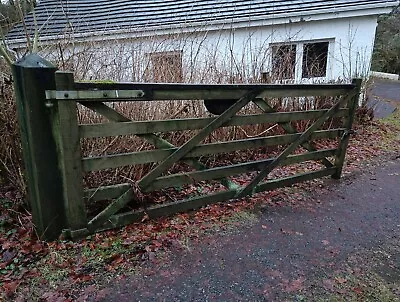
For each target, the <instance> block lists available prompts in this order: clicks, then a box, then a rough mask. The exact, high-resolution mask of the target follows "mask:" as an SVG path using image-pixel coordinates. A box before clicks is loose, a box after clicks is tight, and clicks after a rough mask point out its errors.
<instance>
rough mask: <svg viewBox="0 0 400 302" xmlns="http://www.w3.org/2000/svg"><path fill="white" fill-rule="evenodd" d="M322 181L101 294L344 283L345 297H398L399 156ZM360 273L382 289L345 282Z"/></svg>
mask: <svg viewBox="0 0 400 302" xmlns="http://www.w3.org/2000/svg"><path fill="white" fill-rule="evenodd" d="M328 182H331V184H329V185H328V186H327V188H326V189H325V191H324V192H323V193H322V194H317V195H316V196H314V197H315V198H312V199H311V200H310V204H309V205H308V206H307V207H302V208H292V207H275V208H271V207H268V208H265V209H264V210H263V211H262V213H261V214H260V216H259V219H258V220H257V221H256V222H255V223H254V224H251V225H249V226H247V227H241V228H240V229H238V230H236V231H235V232H233V233H231V234H218V235H213V236H208V237H206V238H205V239H204V240H203V241H202V242H200V244H199V245H195V246H192V247H191V248H190V249H189V250H186V251H178V252H176V253H174V255H172V256H171V257H172V258H171V259H168V260H167V261H164V262H163V264H162V265H160V264H158V265H157V264H151V265H149V267H147V269H146V270H145V273H144V274H141V275H140V276H132V277H130V278H129V279H128V280H126V281H122V282H120V283H118V284H114V285H113V286H112V288H110V290H109V291H108V294H107V295H106V297H105V298H104V301H331V300H332V299H333V300H334V301H336V300H335V299H334V297H336V296H337V295H339V297H340V301H342V299H343V297H346V295H348V294H349V293H348V292H347V293H346V292H345V289H343V288H346V284H347V285H348V287H349V289H348V290H349V291H350V292H351V293H352V294H354V295H355V300H354V301H400V248H399V243H400V186H399V185H400V159H399V158H392V159H391V160H390V161H389V162H387V163H385V164H384V165H382V166H379V167H374V168H370V169H367V170H366V171H364V172H363V173H362V174H360V175H356V176H352V177H349V178H343V179H342V180H341V181H340V182H335V181H333V180H332V181H330V180H329V181H328ZM377 259H378V260H379V261H378V260H377ZM366 271H373V272H374V274H375V273H376V278H378V280H380V281H379V282H378V281H376V280H375V279H372V280H373V281H371V283H372V284H375V285H376V284H378V285H379V284H381V283H380V282H383V283H382V284H384V285H382V286H383V288H384V290H383V289H379V290H378V293H376V292H372V293H371V292H368V286H364V285H365V284H366V282H368V281H365V279H362V280H363V281H362V282H361V283H357V282H356V281H354V280H358V279H357V278H360V276H363V274H364V275H365V274H366ZM368 278H369V277H368ZM368 280H369V279H368ZM351 282H353V283H354V284H353V283H351ZM360 284H361V285H360ZM363 284H364V285H363ZM375 285H374V286H375ZM378 285H376V286H378ZM341 287H343V288H342V289H341ZM340 290H342V292H340ZM382 295H387V296H382ZM318 297H320V298H318ZM349 297H350V296H349ZM367 298H368V299H367ZM349 299H350V298H349ZM349 299H346V298H344V299H343V300H346V301H347V300H349ZM382 299H385V300H382ZM352 301H353V300H352Z"/></svg>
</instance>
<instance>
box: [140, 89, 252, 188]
mask: <svg viewBox="0 0 400 302" xmlns="http://www.w3.org/2000/svg"><path fill="white" fill-rule="evenodd" d="M259 92H260V90H259V89H254V90H253V91H251V92H249V93H247V94H246V95H245V96H243V97H242V98H241V99H239V100H238V101H237V102H236V103H235V104H233V105H232V106H231V107H230V108H228V109H227V110H226V111H225V112H224V113H222V114H221V115H220V116H218V117H217V118H216V119H215V120H213V121H212V122H211V123H209V124H208V125H207V126H206V127H204V128H203V129H202V130H200V131H199V132H198V133H197V134H196V135H195V136H193V137H192V138H191V139H190V140H188V141H187V142H186V143H185V144H183V145H182V146H181V147H179V148H178V150H176V151H175V152H174V153H173V154H171V155H170V156H169V157H168V158H166V159H165V160H164V161H163V162H162V163H160V164H159V165H158V166H157V167H156V168H155V169H153V170H152V171H150V172H149V173H148V174H147V175H146V176H144V177H143V178H142V179H141V180H140V181H139V182H138V185H139V186H140V188H141V189H145V188H146V187H147V186H149V184H150V183H151V182H152V181H153V180H154V179H155V178H157V177H158V176H160V175H161V174H162V173H164V172H165V171H166V170H168V169H169V168H170V167H171V166H172V165H173V164H174V163H175V162H177V161H178V160H180V159H181V158H182V157H184V156H185V155H186V154H187V153H188V152H190V150H192V149H193V148H194V147H195V146H196V145H197V144H199V143H200V142H201V141H202V140H203V139H205V138H206V137H207V136H208V135H210V134H211V133H212V132H213V131H214V130H216V129H218V128H219V127H220V126H222V125H223V124H224V123H226V122H227V121H228V120H229V119H230V118H231V117H232V116H234V115H235V114H236V113H237V112H238V111H239V110H240V109H241V108H242V107H244V106H245V105H247V104H248V103H249V102H250V101H252V100H253V99H254V98H255V97H256V96H257V95H258V94H259Z"/></svg>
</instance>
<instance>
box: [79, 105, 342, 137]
mask: <svg viewBox="0 0 400 302" xmlns="http://www.w3.org/2000/svg"><path fill="white" fill-rule="evenodd" d="M97 104H99V103H97ZM326 111H327V109H326V110H310V111H293V112H276V113H264V114H251V115H243V116H234V117H232V119H231V120H229V121H228V122H227V123H226V124H225V125H223V127H228V126H242V125H256V124H262V123H270V124H275V123H284V122H285V123H286V122H290V121H298V120H311V119H317V118H319V117H321V116H322V115H323V114H324V113H325V112H326ZM346 115H348V109H341V110H339V111H338V112H337V114H335V117H343V116H346ZM215 119H216V117H211V118H188V119H173V120H160V121H137V122H123V123H115V124H110V123H104V124H87V125H86V124H85V125H80V127H79V129H80V134H81V138H87V137H92V138H93V137H105V136H117V135H139V134H151V133H155V132H170V131H181V130H196V129H201V128H204V127H205V126H207V125H208V124H209V123H211V122H212V121H213V120H215Z"/></svg>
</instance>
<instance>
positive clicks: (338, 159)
mask: <svg viewBox="0 0 400 302" xmlns="http://www.w3.org/2000/svg"><path fill="white" fill-rule="evenodd" d="M352 84H353V85H354V90H353V93H354V95H353V97H352V98H351V99H350V100H349V102H348V104H347V107H348V108H349V115H348V116H347V117H346V119H345V122H344V127H345V128H346V130H345V132H344V133H343V136H342V138H341V139H340V142H339V146H338V151H337V152H336V156H335V166H336V171H335V173H334V174H333V175H332V178H333V179H340V177H341V176H342V170H343V165H344V160H345V157H346V151H347V146H348V145H349V140H350V134H351V133H352V131H353V129H352V127H353V121H354V118H355V115H356V110H357V107H358V101H359V98H360V91H361V85H362V79H353V82H352Z"/></svg>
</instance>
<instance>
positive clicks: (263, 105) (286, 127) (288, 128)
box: [254, 99, 336, 168]
mask: <svg viewBox="0 0 400 302" xmlns="http://www.w3.org/2000/svg"><path fill="white" fill-rule="evenodd" d="M254 103H255V104H256V105H257V106H258V107H259V108H260V109H261V110H263V111H264V112H276V111H275V110H274V109H273V108H272V107H271V106H270V105H269V104H268V103H267V102H266V101H264V100H262V99H256V100H255V101H254ZM335 114H336V113H335ZM278 124H279V125H280V126H281V127H282V128H283V129H284V130H285V131H286V132H287V133H297V130H296V129H295V128H294V127H293V126H292V125H291V124H290V123H288V122H278ZM301 146H302V147H303V148H304V149H306V150H308V151H310V152H312V151H316V150H317V148H315V146H314V145H313V144H312V142H309V141H308V142H304V143H303V144H302V145H301ZM322 163H323V164H324V165H325V167H327V168H330V167H333V164H332V163H331V162H330V161H329V160H328V159H326V158H324V159H322Z"/></svg>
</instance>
